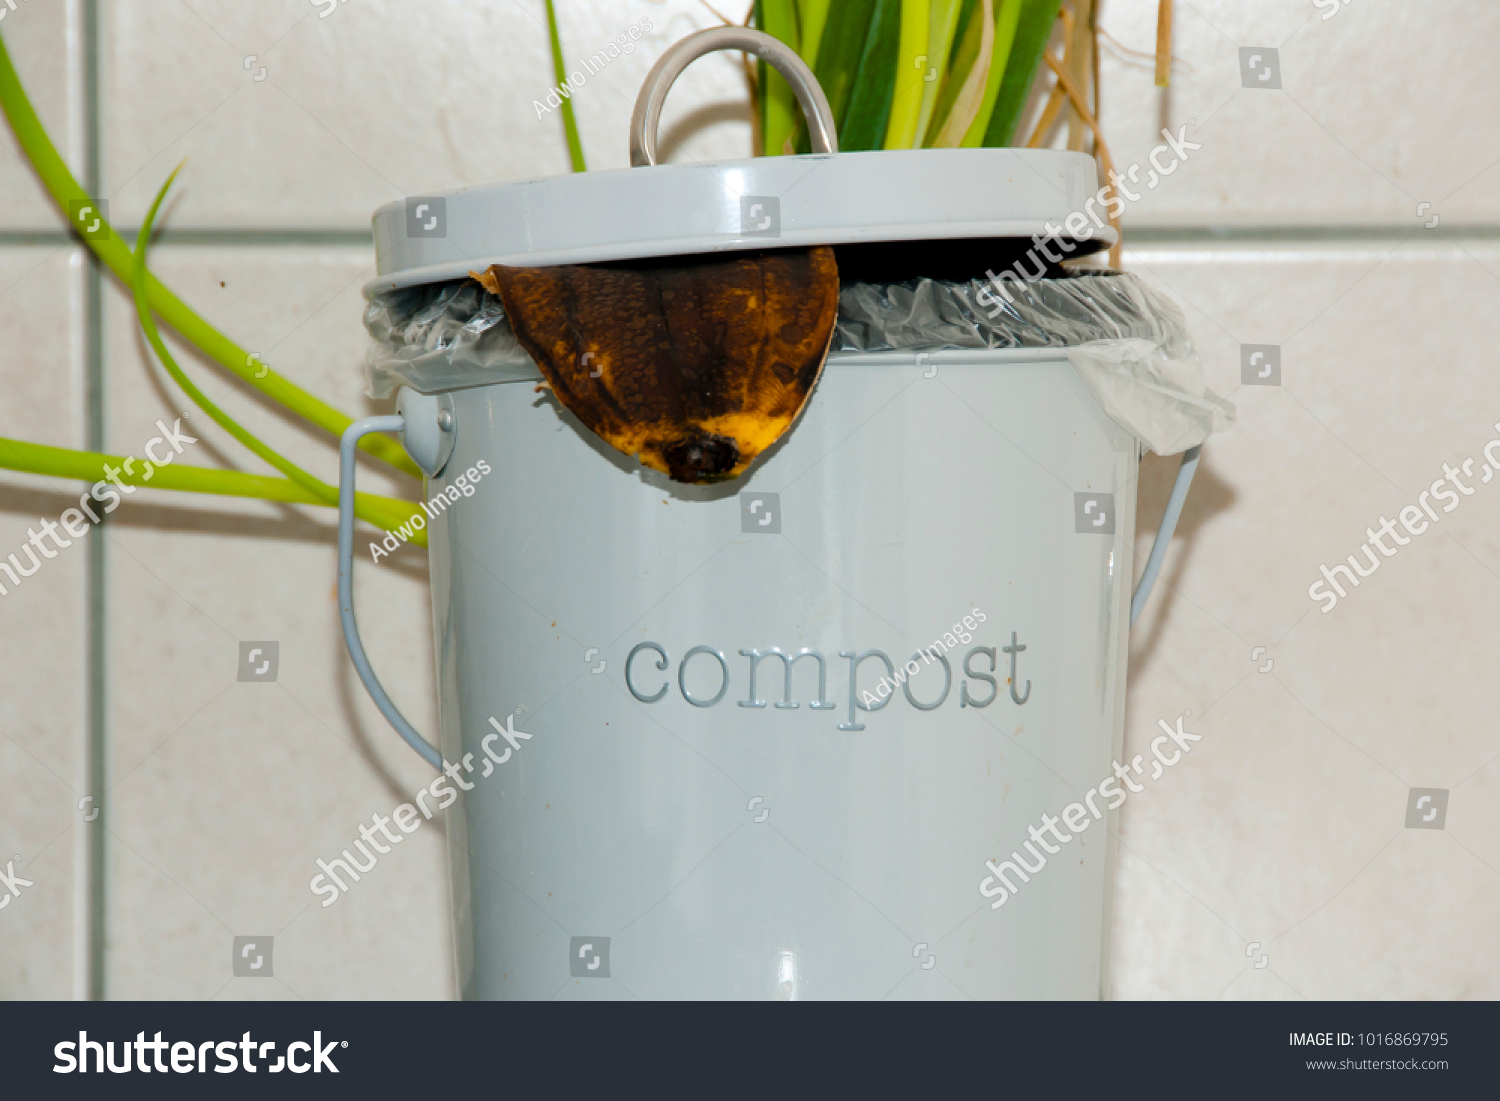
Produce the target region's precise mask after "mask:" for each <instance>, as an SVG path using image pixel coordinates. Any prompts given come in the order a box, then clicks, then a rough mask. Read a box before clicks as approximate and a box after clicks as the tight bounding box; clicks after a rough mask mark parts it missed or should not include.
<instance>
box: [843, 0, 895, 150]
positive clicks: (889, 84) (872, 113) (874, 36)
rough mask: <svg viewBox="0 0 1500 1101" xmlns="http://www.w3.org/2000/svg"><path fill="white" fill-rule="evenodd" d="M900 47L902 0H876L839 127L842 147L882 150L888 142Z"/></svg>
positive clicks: (845, 148) (846, 148)
mask: <svg viewBox="0 0 1500 1101" xmlns="http://www.w3.org/2000/svg"><path fill="white" fill-rule="evenodd" d="M900 50H901V0H875V10H874V12H873V13H872V14H871V16H870V26H869V29H868V30H867V31H866V33H865V44H864V50H863V51H862V52H861V54H860V59H859V68H858V70H857V71H856V72H855V76H854V88H853V91H852V92H851V93H850V96H849V107H848V110H847V112H846V114H845V117H844V124H843V125H842V126H841V127H840V128H839V149H840V150H843V151H846V152H854V151H856V150H861V149H879V148H880V147H881V146H882V145H884V144H885V132H886V128H887V126H888V124H889V123H890V118H891V102H892V100H893V99H894V97H895V94H896V60H897V57H898V55H899V53H900Z"/></svg>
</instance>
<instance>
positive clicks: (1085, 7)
mask: <svg viewBox="0 0 1500 1101" xmlns="http://www.w3.org/2000/svg"><path fill="white" fill-rule="evenodd" d="M1073 3H1074V5H1075V6H1074V9H1073V35H1072V39H1073V41H1072V44H1071V46H1072V48H1071V50H1070V51H1069V52H1070V53H1071V55H1072V56H1071V58H1070V64H1069V65H1068V72H1069V73H1071V74H1072V76H1073V83H1074V85H1075V86H1076V87H1077V88H1078V89H1079V90H1080V93H1082V91H1083V89H1086V88H1088V87H1090V86H1091V85H1092V84H1093V79H1094V76H1093V68H1094V49H1093V36H1094V0H1073ZM1081 98H1082V100H1083V103H1082V104H1081V105H1079V106H1075V107H1074V108H1073V109H1072V110H1071V111H1070V112H1069V113H1068V148H1069V149H1072V150H1074V151H1075V152H1080V153H1081V152H1083V147H1084V140H1085V139H1086V138H1087V137H1088V134H1089V131H1090V130H1091V129H1095V128H1091V127H1090V126H1089V125H1088V122H1087V120H1085V119H1084V117H1083V114H1084V112H1085V111H1087V110H1088V97H1087V96H1086V95H1081Z"/></svg>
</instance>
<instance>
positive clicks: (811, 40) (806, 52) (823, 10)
mask: <svg viewBox="0 0 1500 1101" xmlns="http://www.w3.org/2000/svg"><path fill="white" fill-rule="evenodd" d="M831 2H832V0H801V3H799V4H798V5H797V10H798V12H799V14H800V16H801V23H802V42H801V45H800V47H799V49H798V50H797V52H798V53H799V54H801V55H802V60H803V61H805V62H807V65H808V67H809V68H811V69H814V70H815V69H816V68H817V65H818V49H819V47H820V46H821V45H822V42H823V28H824V27H826V26H827V25H828V5H829V4H830V3H831Z"/></svg>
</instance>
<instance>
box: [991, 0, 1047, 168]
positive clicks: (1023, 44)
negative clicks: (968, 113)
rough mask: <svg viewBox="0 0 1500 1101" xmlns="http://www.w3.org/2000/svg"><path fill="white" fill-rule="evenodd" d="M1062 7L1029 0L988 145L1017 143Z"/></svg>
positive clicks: (1003, 84)
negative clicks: (1018, 130)
mask: <svg viewBox="0 0 1500 1101" xmlns="http://www.w3.org/2000/svg"><path fill="white" fill-rule="evenodd" d="M1060 7H1062V0H1026V4H1025V6H1024V8H1023V9H1022V11H1021V22H1020V23H1019V24H1018V25H1017V27H1016V44H1015V45H1014V46H1012V47H1011V51H1010V64H1008V65H1006V67H1005V79H1004V80H1003V81H1002V82H1001V84H1000V94H999V95H998V96H997V97H996V98H995V109H994V111H993V112H992V113H991V115H990V124H989V128H988V129H986V130H985V134H984V144H985V145H990V146H998V145H1010V144H1011V143H1012V142H1013V141H1014V140H1015V133H1016V125H1017V124H1018V123H1019V122H1020V121H1021V112H1022V111H1024V110H1025V109H1026V102H1027V100H1029V99H1030V98H1031V86H1032V84H1033V83H1035V81H1036V73H1037V67H1038V66H1039V65H1040V64H1041V62H1042V51H1044V50H1045V49H1046V48H1047V42H1048V40H1049V39H1050V38H1051V37H1052V28H1053V26H1054V25H1055V24H1056V23H1057V12H1058V9H1059V8H1060Z"/></svg>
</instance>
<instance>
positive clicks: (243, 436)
mask: <svg viewBox="0 0 1500 1101" xmlns="http://www.w3.org/2000/svg"><path fill="white" fill-rule="evenodd" d="M181 169H182V166H181V165H178V166H177V168H174V169H173V170H172V174H171V175H170V176H168V177H167V182H166V183H164V184H162V186H161V190H160V191H158V192H157V193H156V200H155V201H154V202H153V203H152V204H151V209H150V210H149V211H147V213H146V220H145V222H144V223H143V224H142V225H141V235H140V237H139V238H138V239H137V240H136V244H135V253H134V269H133V271H132V273H131V282H132V285H133V290H134V291H135V311H136V316H137V317H138V318H139V320H140V323H141V330H142V332H144V333H145V335H146V340H147V342H148V343H149V344H150V345H151V348H152V350H153V351H154V352H155V353H156V358H157V359H159V360H161V364H162V366H163V367H165V368H166V369H167V374H169V375H171V376H172V380H173V381H174V382H176V383H177V385H178V386H180V387H182V390H183V392H184V393H186V394H187V396H188V397H189V398H191V399H192V401H193V404H194V405H196V406H197V407H198V408H199V409H202V410H203V411H204V412H205V413H207V414H208V415H209V416H210V417H211V418H212V419H213V420H214V422H215V423H216V424H218V425H219V427H221V428H223V429H224V431H226V432H228V433H229V434H230V435H231V436H233V437H234V438H235V439H236V440H238V441H239V442H240V443H242V444H244V445H245V447H247V448H249V449H250V450H251V451H253V452H254V453H255V454H256V455H258V456H260V457H261V458H262V459H264V460H265V461H266V462H268V463H270V464H271V465H272V466H274V467H275V468H276V469H277V470H279V471H281V472H282V473H283V474H285V475H286V476H287V478H289V479H290V480H291V481H293V482H295V483H296V484H297V485H298V486H300V487H301V488H302V489H305V490H306V491H307V492H308V493H311V494H312V495H313V496H315V497H317V498H318V500H319V501H320V502H321V503H323V504H326V505H336V504H338V499H339V491H338V490H337V489H336V488H334V487H333V486H331V485H328V484H327V483H326V482H322V481H319V480H318V479H317V478H314V477H313V476H312V475H311V474H309V473H307V471H305V470H303V469H302V468H301V467H299V466H297V465H296V464H295V463H293V462H291V461H290V460H289V459H287V458H285V457H284V456H282V455H280V454H279V453H277V452H276V451H273V450H272V449H271V448H269V447H267V446H266V445H265V444H264V443H262V442H261V441H260V440H259V439H257V438H256V437H255V436H254V435H252V434H251V433H250V432H248V431H246V430H245V428H244V427H242V426H241V425H240V424H239V423H238V422H237V421H235V420H234V419H233V418H232V417H230V416H229V414H228V413H226V412H224V411H223V410H222V409H220V408H219V407H218V406H217V405H215V404H214V403H213V402H212V401H211V400H209V398H208V396H207V395H206V394H204V393H203V391H202V390H200V389H198V387H197V385H196V384H194V382H193V380H192V379H190V378H188V377H187V374H186V373H185V372H184V371H183V370H182V368H181V367H179V366H178V365H177V361H176V360H175V359H173V358H172V353H171V352H169V351H168V350H167V346H166V344H165V342H163V340H162V338H161V333H159V332H158V331H157V328H156V321H155V319H153V318H152V316H151V305H150V298H149V292H148V291H147V287H146V251H147V249H148V248H149V247H150V242H151V229H152V227H153V226H154V225H155V224H156V215H157V213H158V211H160V210H161V204H162V200H163V199H165V198H166V197H167V191H168V190H170V188H171V187H172V181H173V180H175V179H176V178H177V173H178V172H179V171H181ZM388 512H389V510H384V509H377V510H376V511H375V512H374V513H373V514H370V513H369V510H368V507H367V509H366V515H362V516H360V518H361V519H363V520H369V521H370V522H371V523H376V524H379V525H380V526H382V527H388V526H389V523H388V522H389V521H390V520H391V519H392V517H391V516H390V515H389V514H388ZM355 514H356V515H359V508H358V506H356V508H355ZM411 515H413V513H412V510H411V509H410V507H409V506H407V508H406V512H405V515H403V516H402V517H401V520H405V519H406V518H407V517H409V516H411ZM401 520H397V521H396V522H397V523H400V522H401Z"/></svg>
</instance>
